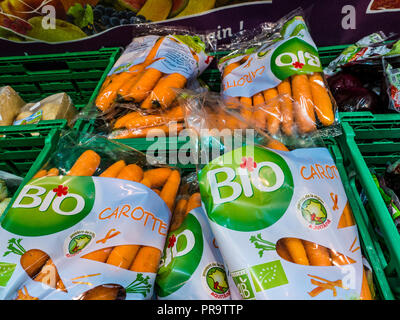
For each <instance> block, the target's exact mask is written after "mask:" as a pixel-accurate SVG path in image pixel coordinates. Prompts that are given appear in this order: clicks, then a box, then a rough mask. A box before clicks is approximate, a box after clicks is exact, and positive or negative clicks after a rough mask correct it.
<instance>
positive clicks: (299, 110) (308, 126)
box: [292, 74, 316, 133]
mask: <svg viewBox="0 0 400 320" xmlns="http://www.w3.org/2000/svg"><path fill="white" fill-rule="evenodd" d="M292 92H293V99H294V101H295V104H294V106H293V107H294V118H295V121H296V123H297V126H298V129H299V132H300V133H309V132H312V131H314V130H315V129H316V125H315V113H314V103H313V100H312V93H311V86H310V82H309V81H308V77H307V76H306V75H304V74H300V75H295V76H293V77H292Z"/></svg>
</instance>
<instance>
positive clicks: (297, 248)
mask: <svg viewBox="0 0 400 320" xmlns="http://www.w3.org/2000/svg"><path fill="white" fill-rule="evenodd" d="M282 241H283V243H284V245H285V246H286V248H287V250H288V252H289V254H290V257H291V258H292V260H293V262H294V263H297V264H302V265H307V266H309V265H310V262H309V261H308V258H307V254H306V250H305V249H304V246H303V243H302V242H301V240H300V239H297V238H284V239H282Z"/></svg>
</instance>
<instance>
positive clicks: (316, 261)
mask: <svg viewBox="0 0 400 320" xmlns="http://www.w3.org/2000/svg"><path fill="white" fill-rule="evenodd" d="M303 245H304V249H305V250H306V253H307V257H308V260H309V261H310V265H312V266H331V265H332V262H331V258H330V255H329V250H328V249H327V248H325V247H323V246H320V245H318V244H316V243H314V242H311V241H306V240H303Z"/></svg>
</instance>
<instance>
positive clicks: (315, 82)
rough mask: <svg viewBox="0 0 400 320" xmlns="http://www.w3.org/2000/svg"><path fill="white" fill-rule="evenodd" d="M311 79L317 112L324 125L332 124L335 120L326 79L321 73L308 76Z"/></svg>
mask: <svg viewBox="0 0 400 320" xmlns="http://www.w3.org/2000/svg"><path fill="white" fill-rule="evenodd" d="M308 79H309V80H310V86H311V93H312V98H313V101H314V109H315V113H316V114H317V117H318V119H319V121H321V123H322V124H323V125H324V126H330V125H332V124H333V122H334V121H335V115H334V114H333V107H332V101H331V97H330V96H329V94H328V90H327V88H326V87H325V84H324V80H323V79H322V76H321V75H320V74H319V73H314V74H312V75H310V76H309V77H308Z"/></svg>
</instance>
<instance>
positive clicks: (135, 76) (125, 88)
mask: <svg viewBox="0 0 400 320" xmlns="http://www.w3.org/2000/svg"><path fill="white" fill-rule="evenodd" d="M135 67H136V68H135V69H134V70H132V71H130V74H131V75H130V77H129V79H127V80H126V81H125V82H124V83H122V84H121V86H120V87H119V89H118V95H119V96H121V97H122V98H123V99H125V96H127V95H129V92H130V89H131V88H132V87H133V86H134V85H135V84H136V82H137V81H138V80H139V78H140V76H141V75H142V72H143V70H144V68H145V66H144V65H143V64H138V65H136V66H135Z"/></svg>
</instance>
